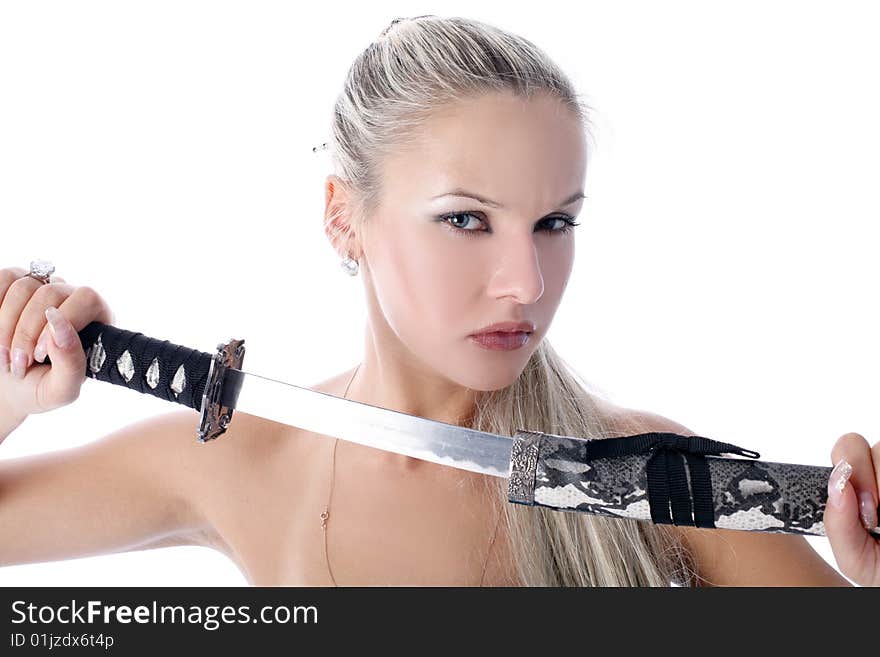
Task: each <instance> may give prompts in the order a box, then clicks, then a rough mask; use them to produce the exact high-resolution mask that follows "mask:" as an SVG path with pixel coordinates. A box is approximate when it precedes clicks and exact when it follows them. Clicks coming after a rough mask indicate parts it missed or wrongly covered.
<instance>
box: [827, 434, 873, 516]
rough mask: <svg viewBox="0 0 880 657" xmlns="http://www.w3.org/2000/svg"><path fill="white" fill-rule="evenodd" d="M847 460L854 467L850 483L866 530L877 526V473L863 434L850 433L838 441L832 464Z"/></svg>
mask: <svg viewBox="0 0 880 657" xmlns="http://www.w3.org/2000/svg"><path fill="white" fill-rule="evenodd" d="M841 459H845V460H846V461H847V463H849V464H850V465H851V466H852V475H851V476H850V479H849V483H850V484H851V485H852V487H853V490H854V491H855V495H856V503H857V506H858V511H859V513H858V517H859V518H860V519H861V521H862V524H863V525H864V527H865V528H866V529H873V528H874V527H876V526H877V503H878V494H877V490H878V489H877V471H876V469H875V467H874V459H873V457H872V455H871V446H870V445H869V444H868V441H867V440H865V437H864V436H862V435H861V434H858V433H854V432H850V433H847V434H844V435H843V436H841V437H840V438H838V439H837V442H836V443H835V444H834V447H833V448H832V449H831V462H832V463H838V462H840V461H841Z"/></svg>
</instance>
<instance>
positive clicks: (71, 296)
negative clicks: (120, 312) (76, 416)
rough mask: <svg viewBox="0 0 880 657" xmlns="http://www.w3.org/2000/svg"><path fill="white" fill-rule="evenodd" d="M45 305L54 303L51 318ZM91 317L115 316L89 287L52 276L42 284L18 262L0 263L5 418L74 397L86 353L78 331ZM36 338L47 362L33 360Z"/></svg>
mask: <svg viewBox="0 0 880 657" xmlns="http://www.w3.org/2000/svg"><path fill="white" fill-rule="evenodd" d="M50 306H53V307H54V308H56V309H57V313H55V314H54V317H55V318H56V321H55V322H54V323H50V322H49V321H48V319H47V315H46V309H47V308H49V307H50ZM49 314H50V315H53V313H52V312H51V311H50V313H49ZM94 321H98V322H102V323H105V324H113V323H114V321H115V320H114V316H113V313H112V311H111V310H110V307H109V306H108V305H107V303H106V302H105V301H104V299H102V298H101V296H100V295H99V294H98V293H97V292H95V291H94V290H93V289H91V288H89V287H74V286H73V285H70V284H68V283H67V282H66V281H65V280H64V279H63V278H60V277H57V276H53V277H52V280H51V282H50V283H48V284H42V283H40V281H38V280H36V279H34V278H31V277H30V276H28V275H27V271H25V270H24V269H22V268H20V267H7V268H5V269H0V412H2V413H8V414H9V417H8V418H7V419H9V420H13V421H23V420H24V418H26V417H27V416H28V415H33V414H36V413H45V412H46V411H51V410H53V409H55V408H58V407H60V406H65V405H67V404H70V403H71V402H74V401H76V399H78V398H79V391H80V387H81V386H82V383H83V381H85V378H86V354H85V350H84V349H83V347H82V344H81V343H80V339H79V335H78V332H79V331H81V330H82V329H83V328H85V327H86V326H88V325H89V324H90V323H91V322H94ZM40 343H42V344H43V345H45V349H44V352H43V353H44V354H47V355H48V356H49V358H50V360H51V361H52V362H51V364H41V363H40V362H36V359H35V358H34V349H35V348H36V347H37V345H38V344H40ZM18 350H21V352H19V351H18ZM17 354H18V357H16V355H17ZM38 357H39V358H40V361H42V360H45V357H44V356H39V353H38ZM19 363H20V364H21V366H19ZM10 364H12V366H13V367H10ZM18 372H21V373H22V374H21V376H19V375H18V374H17V373H18Z"/></svg>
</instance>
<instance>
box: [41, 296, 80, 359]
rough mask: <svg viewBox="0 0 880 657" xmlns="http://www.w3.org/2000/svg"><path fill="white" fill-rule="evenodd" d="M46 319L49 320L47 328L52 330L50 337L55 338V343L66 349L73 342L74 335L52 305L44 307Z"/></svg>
mask: <svg viewBox="0 0 880 657" xmlns="http://www.w3.org/2000/svg"><path fill="white" fill-rule="evenodd" d="M46 319H47V320H48V321H49V330H50V331H52V337H53V338H55V344H57V345H58V346H59V347H61V348H62V349H67V348H68V347H70V346H71V345H72V344H73V340H74V338H75V337H76V336H74V335H73V330H72V329H71V328H70V325H69V323H68V322H66V321H64V318H63V317H62V316H61V313H60V312H58V309H57V308H55V307H54V306H49V307H48V308H46Z"/></svg>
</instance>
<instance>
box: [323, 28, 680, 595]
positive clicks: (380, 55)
mask: <svg viewBox="0 0 880 657" xmlns="http://www.w3.org/2000/svg"><path fill="white" fill-rule="evenodd" d="M492 91H507V92H513V93H515V94H518V95H519V96H521V97H524V98H528V97H530V96H531V95H532V94H535V93H549V94H553V95H554V97H556V98H558V99H559V100H560V101H561V102H562V103H564V105H565V106H567V107H569V108H570V109H571V110H572V112H574V114H575V116H577V117H578V119H579V120H580V123H581V125H582V126H583V128H584V131H585V136H587V137H588V138H589V136H590V132H589V109H590V108H589V106H588V105H587V104H586V103H584V102H583V101H582V100H581V99H580V98H579V97H578V95H577V94H576V93H575V92H574V90H573V88H572V84H571V82H570V81H569V79H568V78H567V77H566V76H565V74H564V73H563V72H562V71H561V70H560V69H559V68H558V67H557V66H556V65H555V64H554V63H553V62H552V61H551V60H550V59H549V58H548V57H547V55H546V54H545V53H544V52H543V51H541V50H540V49H539V48H538V47H537V46H535V45H534V44H533V43H532V42H530V41H528V40H526V39H524V38H522V37H519V36H516V35H514V34H510V33H508V32H505V31H503V30H501V29H499V28H496V27H494V26H491V25H488V24H486V23H482V22H479V21H476V20H470V19H465V18H460V17H450V18H442V17H438V16H419V17H416V18H412V19H408V20H405V19H395V20H394V21H392V22H391V24H390V25H389V26H388V27H387V28H386V29H385V30H383V32H382V34H381V35H380V36H379V38H378V39H377V40H376V41H374V42H373V43H371V44H370V45H369V46H368V47H367V48H366V49H365V50H364V51H362V52H361V53H360V54H359V55H358V56H357V58H356V59H355V61H354V62H353V64H352V65H351V67H350V69H349V71H348V75H347V77H346V80H345V84H344V88H343V90H342V92H341V93H340V94H339V96H338V98H337V99H336V103H335V107H334V113H333V120H332V126H331V136H330V143H329V144H328V146H329V148H330V155H331V158H332V160H333V165H334V169H335V173H336V175H337V176H339V178H341V179H342V180H344V181H346V184H347V185H348V186H349V187H350V188H351V190H352V191H353V192H354V197H355V198H354V199H353V200H352V203H353V204H354V205H355V206H356V207H355V208H352V207H349V208H348V209H349V211H351V214H352V216H351V220H350V221H351V226H350V228H349V229H348V230H351V231H353V232H354V233H356V234H359V232H360V230H361V229H362V228H363V227H364V226H365V222H366V221H367V217H369V216H370V214H371V213H372V212H373V211H374V210H375V208H376V205H377V201H378V198H379V194H380V191H381V175H380V174H381V165H382V160H383V157H384V156H385V155H387V154H389V153H391V152H393V151H394V149H396V148H400V147H401V146H402V145H404V144H405V143H406V140H407V139H408V138H409V137H410V136H412V135H414V134H415V133H416V132H417V131H418V130H419V129H420V127H421V126H422V123H423V121H424V120H425V119H426V118H428V117H429V116H430V115H431V114H432V113H433V112H434V111H436V110H437V109H438V108H439V107H440V106H442V105H447V104H450V103H455V102H456V101H457V100H461V99H466V98H469V97H474V96H475V95H478V94H483V93H486V92H492ZM590 387H591V386H588V385H587V384H586V382H584V381H583V379H582V378H580V377H578V376H577V375H576V374H575V373H574V371H573V370H572V369H571V368H570V367H569V366H568V365H567V364H566V363H565V361H564V360H563V359H562V358H560V357H559V356H558V355H557V354H556V352H555V351H554V350H553V348H552V346H551V345H550V344H549V342H548V340H547V339H546V338H544V339H543V340H542V341H541V343H540V344H539V346H538V347H537V349H536V350H535V352H534V353H533V354H532V357H531V358H530V359H529V361H528V363H527V364H526V367H525V369H524V370H523V372H522V373H521V374H520V376H519V377H518V378H517V380H516V381H515V382H514V383H513V384H511V385H510V386H508V387H506V388H504V389H501V390H494V391H489V392H485V393H481V394H480V395H479V396H478V400H477V403H476V407H475V411H474V414H473V417H471V418H468V419H467V420H466V421H465V423H466V424H467V426H471V427H473V428H475V429H479V430H482V431H491V432H493V433H498V434H504V435H507V436H513V435H514V433H516V431H517V430H518V429H526V430H533V431H543V432H545V433H553V434H562V435H570V436H582V437H589V438H608V437H614V436H620V435H629V434H632V433H640V432H642V431H647V430H649V429H647V428H643V427H640V426H638V425H637V424H635V423H634V422H629V423H628V424H627V423H623V422H622V421H621V420H620V418H617V419H616V420H612V418H609V417H607V416H606V414H604V413H603V412H602V411H601V410H600V405H599V402H598V399H599V394H598V393H597V392H595V390H593V391H588V388H590ZM485 481H486V486H487V493H490V494H492V495H497V496H498V498H499V502H500V507H501V509H502V513H503V516H502V518H501V522H503V523H504V526H505V528H506V530H507V533H508V536H509V538H510V550H511V552H510V554H511V558H512V560H513V563H514V564H515V569H516V576H517V578H518V580H519V582H520V583H521V584H522V585H524V586H669V585H670V584H672V583H674V584H675V585H678V586H692V585H694V584H695V583H696V578H695V577H696V573H695V571H694V561H693V557H692V555H690V553H689V552H688V551H687V550H686V549H685V547H684V546H683V544H682V543H681V542H680V540H679V539H678V537H677V535H676V534H675V533H674V532H672V531H670V528H669V527H665V526H663V525H654V524H653V523H651V522H650V521H647V520H646V521H638V520H633V519H618V518H606V517H602V516H595V515H588V514H583V513H579V512H565V511H554V510H551V509H545V508H541V507H525V506H522V505H518V504H513V503H510V502H509V501H508V499H507V488H506V481H505V480H503V479H500V478H497V477H486V478H485Z"/></svg>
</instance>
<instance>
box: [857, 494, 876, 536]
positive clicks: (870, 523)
mask: <svg viewBox="0 0 880 657" xmlns="http://www.w3.org/2000/svg"><path fill="white" fill-rule="evenodd" d="M859 515H861V516H862V524H863V525H865V529H868V530H870V529H873V528H874V527H876V526H877V503H876V502H875V501H874V494H873V493H872V492H871V491H869V490H863V491H861V492H860V493H859Z"/></svg>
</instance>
